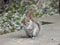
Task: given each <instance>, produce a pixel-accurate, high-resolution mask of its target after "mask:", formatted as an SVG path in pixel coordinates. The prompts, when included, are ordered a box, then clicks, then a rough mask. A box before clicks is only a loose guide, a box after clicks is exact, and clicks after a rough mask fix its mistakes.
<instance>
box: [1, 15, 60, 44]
mask: <svg viewBox="0 0 60 45" xmlns="http://www.w3.org/2000/svg"><path fill="white" fill-rule="evenodd" d="M39 20H41V21H47V22H48V21H49V22H54V23H53V24H45V25H41V30H40V34H39V36H38V37H36V38H35V39H31V38H27V37H26V34H25V32H24V30H21V31H18V32H13V33H8V34H4V35H0V45H60V16H56V15H55V16H49V17H45V18H40V19H39Z"/></svg>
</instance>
